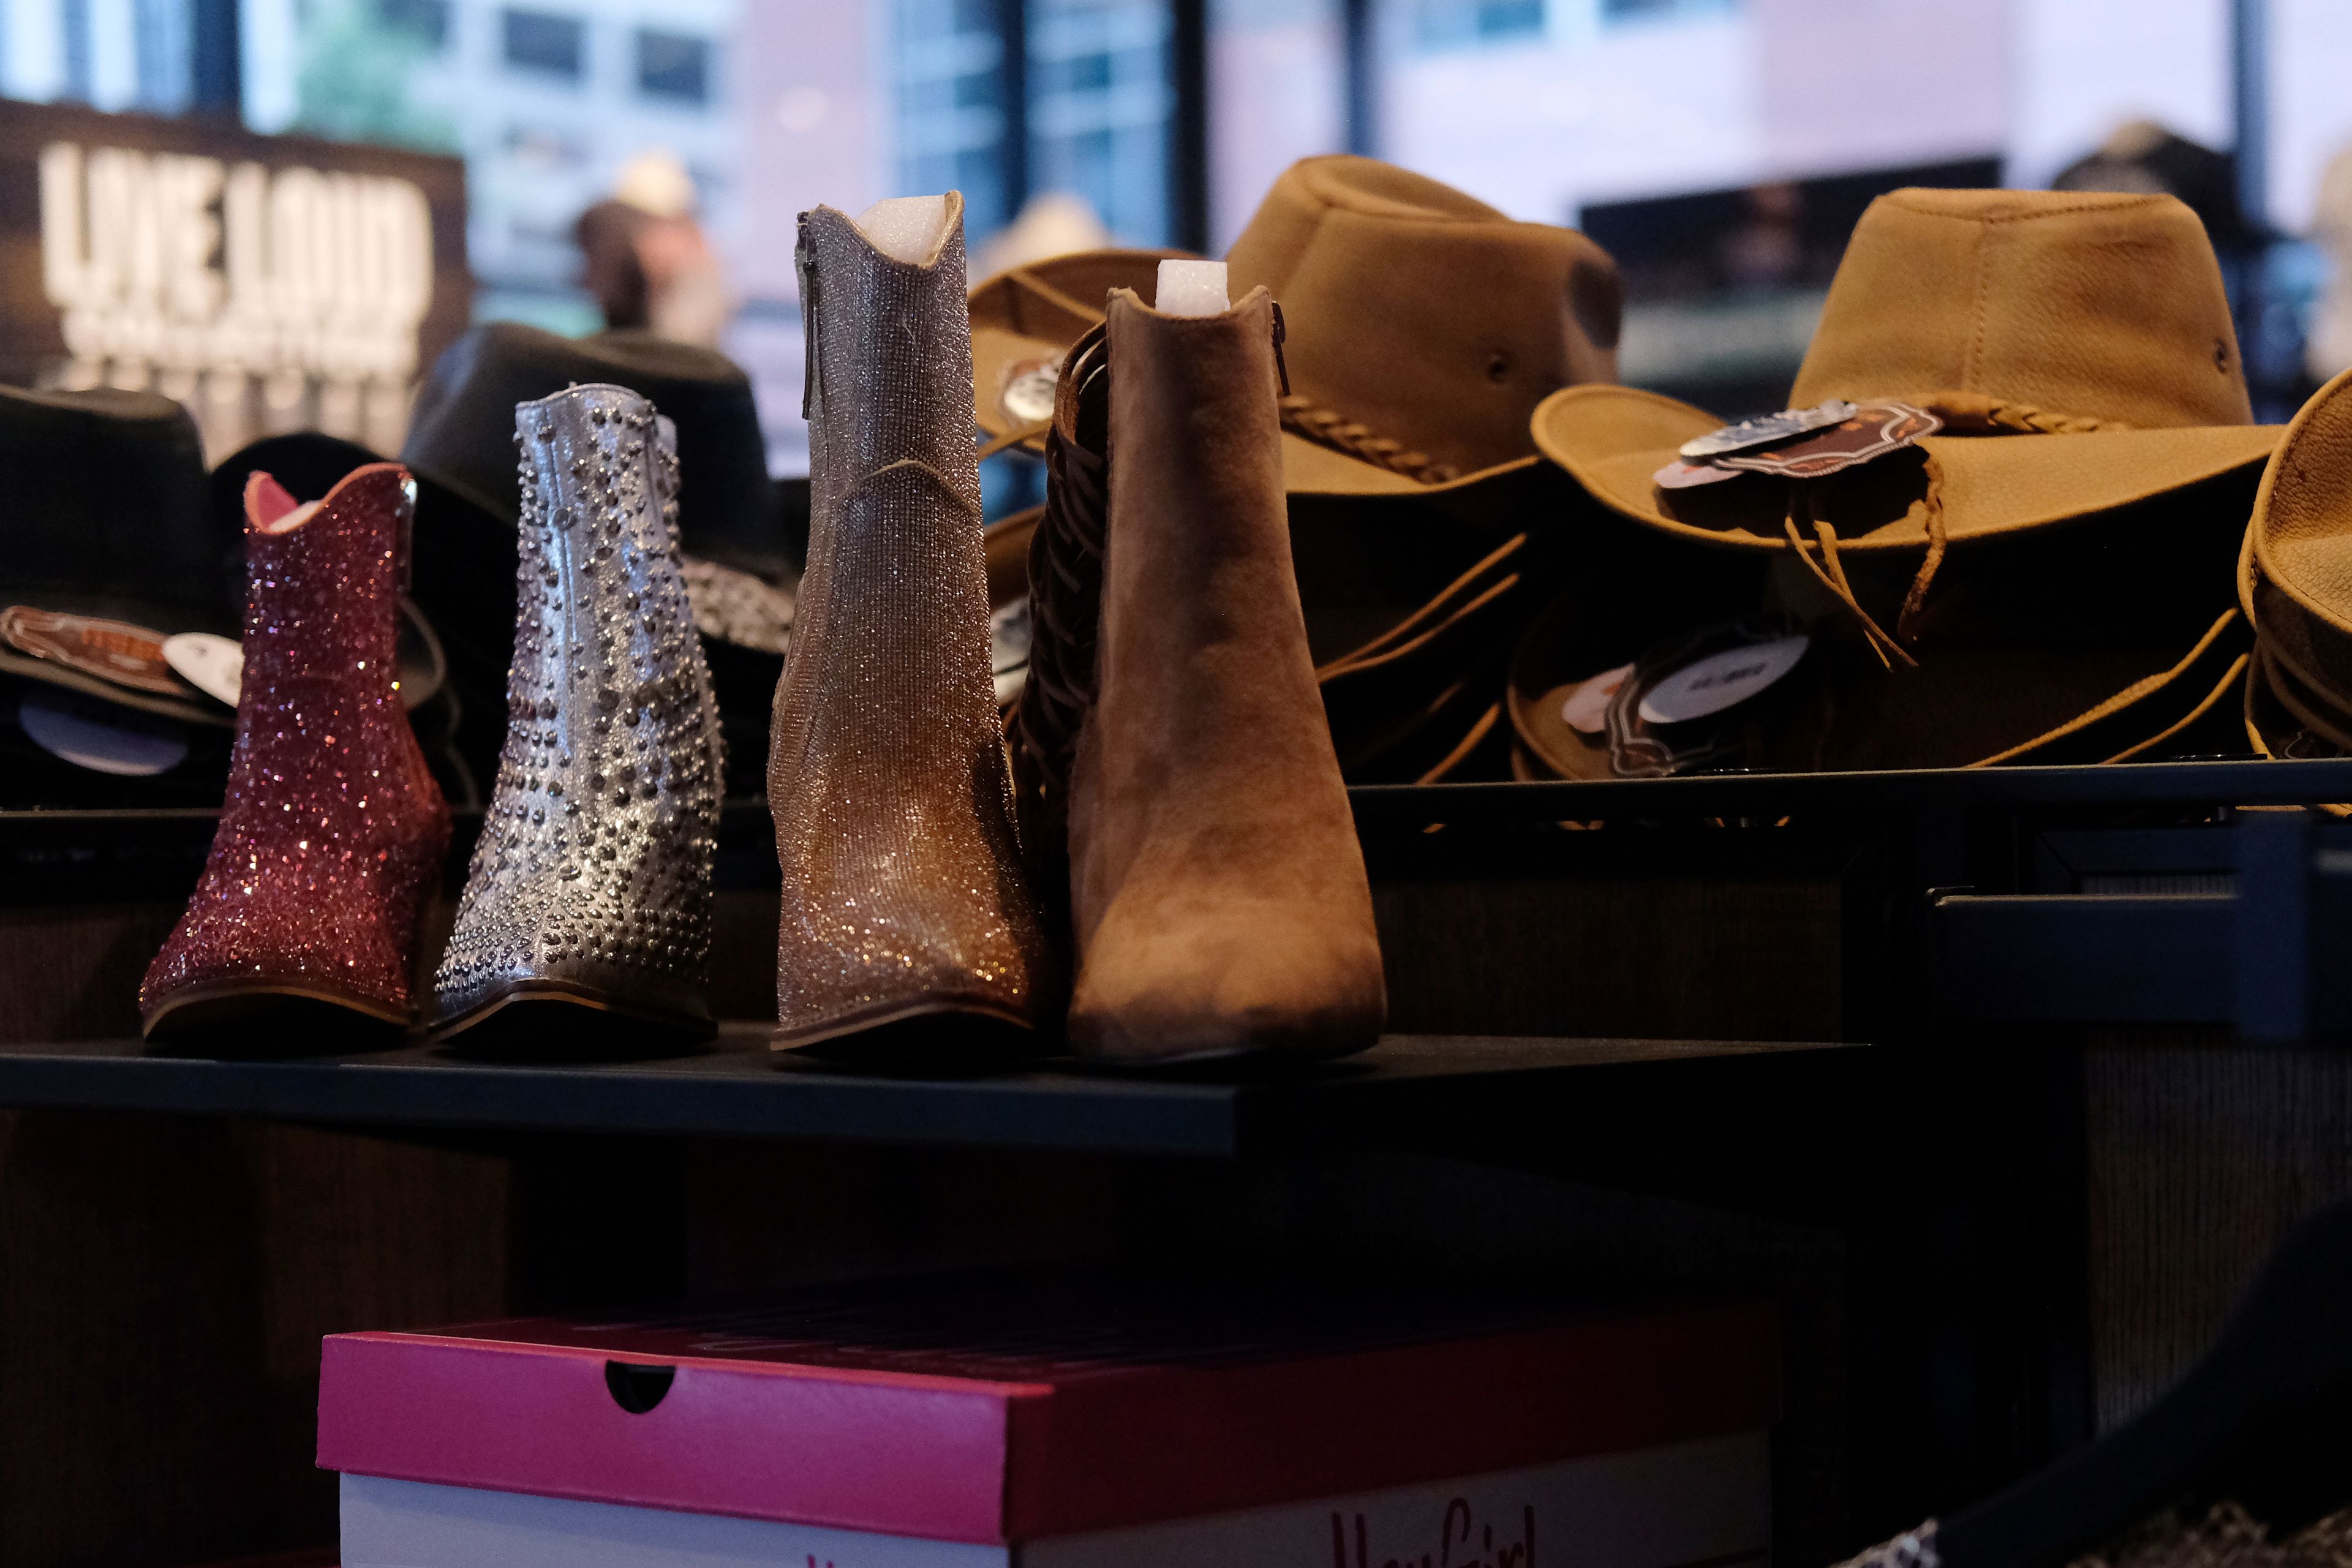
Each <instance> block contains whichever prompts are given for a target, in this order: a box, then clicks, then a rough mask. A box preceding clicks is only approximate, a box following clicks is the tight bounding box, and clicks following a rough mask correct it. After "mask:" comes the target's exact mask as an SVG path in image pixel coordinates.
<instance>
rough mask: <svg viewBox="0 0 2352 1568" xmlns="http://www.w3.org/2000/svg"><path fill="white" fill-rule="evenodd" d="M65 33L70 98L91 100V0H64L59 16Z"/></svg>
mask: <svg viewBox="0 0 2352 1568" xmlns="http://www.w3.org/2000/svg"><path fill="white" fill-rule="evenodd" d="M58 24H59V26H58V31H59V32H61V33H62V34H63V35H64V43H65V57H66V58H65V67H66V80H65V92H64V95H63V96H65V97H67V98H71V99H78V100H80V101H82V102H84V103H88V102H89V100H90V87H91V80H90V79H91V76H92V74H93V73H92V72H91V69H90V37H89V0H63V4H62V5H61V6H60V8H59V13H58Z"/></svg>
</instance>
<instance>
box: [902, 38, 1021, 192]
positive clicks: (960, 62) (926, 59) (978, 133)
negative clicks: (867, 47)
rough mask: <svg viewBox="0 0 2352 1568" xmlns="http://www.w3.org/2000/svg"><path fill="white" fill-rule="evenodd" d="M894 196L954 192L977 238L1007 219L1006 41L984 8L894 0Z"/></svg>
mask: <svg viewBox="0 0 2352 1568" xmlns="http://www.w3.org/2000/svg"><path fill="white" fill-rule="evenodd" d="M1004 64H1005V61H1004V40H1003V36H1002V35H1001V34H1000V33H999V32H998V31H997V13H996V7H995V6H994V5H992V4H991V3H990V0H898V188H899V189H900V190H902V191H949V190H960V191H961V192H962V193H963V200H964V226H965V229H966V230H967V232H969V233H970V234H971V235H972V236H974V237H978V236H981V235H984V234H987V233H988V232H990V231H991V230H992V229H995V228H998V227H1000V226H1003V224H1004V223H1005V222H1006V221H1008V220H1009V219H1010V218H1011V217H1012V216H1013V214H1012V213H1011V212H1010V211H1009V210H1008V206H1009V197H1010V195H1011V193H1010V191H1009V190H1008V188H1007V184H1006V180H1005V169H1004V137H1005V133H1006V130H1007V126H1006V119H1007V117H1006V115H1005V112H1004V101H1005V81H1004Z"/></svg>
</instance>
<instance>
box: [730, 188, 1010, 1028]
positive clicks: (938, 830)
mask: <svg viewBox="0 0 2352 1568" xmlns="http://www.w3.org/2000/svg"><path fill="white" fill-rule="evenodd" d="M944 219H945V221H944V226H943V232H942V233H941V234H940V237H939V238H938V240H937V243H936V246H935V247H932V248H931V249H930V251H929V255H928V256H927V257H926V258H924V259H923V260H921V261H919V262H910V261H902V260H898V259H895V258H892V257H890V256H888V255H886V254H884V253H883V252H882V251H880V250H878V249H877V248H876V247H875V246H874V244H873V243H871V242H870V241H869V240H868V238H867V237H866V234H865V232H864V231H862V230H861V229H860V228H859V227H858V226H857V224H856V222H854V221H853V220H852V219H851V218H850V217H849V216H847V215H845V214H843V213H839V212H836V211H835V210H834V209H832V208H830V207H819V208H817V209H816V210H815V211H814V212H808V213H803V214H802V215H801V222H800V254H799V265H800V276H801V305H802V310H803V312H804V314H805V317H806V320H807V321H808V345H809V346H808V377H807V393H806V398H807V408H806V412H807V415H808V422H809V459H810V468H811V479H812V495H811V510H810V520H809V553H808V572H807V574H806V575H805V576H804V577H803V578H802V580H801V589H800V604H799V609H798V612H797V617H796V624H795V626H794V627H793V651H792V656H791V658H790V660H789V661H788V662H787V663H786V665H785V668H784V677H783V679H782V682H781V683H780V684H779V685H778V686H777V688H776V710H775V723H774V729H773V740H772V749H771V751H770V752H769V762H768V801H769V805H770V806H771V807H772V809H773V811H774V813H775V818H776V858H777V861H778V863H779V865H780V866H781V868H782V873H783V911H782V923H781V925H780V927H779V930H778V933H777V943H776V947H777V952H776V1007H777V1016H778V1019H779V1021H780V1027H779V1029H778V1031H777V1035H776V1042H775V1043H776V1045H777V1047H779V1048H780V1049H781V1048H788V1047H798V1046H807V1045H812V1044H815V1043H817V1042H820V1041H831V1042H833V1054H835V1055H863V1056H866V1057H874V1056H878V1055H881V1054H883V1053H886V1052H891V1051H919V1052H923V1053H925V1054H934V1055H935V1054H938V1053H940V1052H941V1051H947V1052H954V1051H957V1050H960V1049H971V1050H974V1051H978V1050H980V1049H982V1048H986V1047H992V1046H994V1045H1001V1044H1003V1043H1005V1042H1003V1040H1002V1039H1001V1038H1000V1039H999V1040H996V1041H988V1040H986V1039H985V1038H984V1035H983V1033H981V1032H974V1031H973V1030H972V1029H971V1024H972V1023H973V1022H975V1021H978V1020H992V1021H995V1022H997V1023H999V1024H1004V1025H1013V1026H1019V1027H1021V1028H1023V1029H1030V1028H1034V1026H1035V1023H1036V1016H1037V1010H1038V1006H1039V998H1040V994H1041V993H1043V994H1045V995H1047V996H1051V995H1052V994H1054V989H1055V984H1056V982H1055V966H1054V962H1053V958H1052V954H1051V952H1050V950H1049V948H1048V946H1047V944H1046V942H1045V931H1044V926H1043V922H1042V921H1041V920H1040V918H1039V915H1038V910H1037V906H1036V901H1035V900H1034V897H1033V896H1032V892H1031V889H1030V887H1029V884H1028V881H1027V879H1026V878H1025V877H1024V873H1023V871H1022V868H1021V861H1020V856H1019V852H1018V848H1017V845H1016V840H1015V838H1014V837H1013V820H1012V809H1011V798H1010V791H1009V789H1008V787H1007V784H1006V778H1005V763H1004V746H1003V730H1002V727H1001V724H1000V721H999V720H998V716H997V709H996V691H995V681H994V677H993V675H992V672H991V668H990V661H989V643H988V584H987V568H986V565H985V563H984V560H983V557H982V547H981V533H980V470H979V466H978V463H977V461H976V460H975V458H974V448H973V446H972V438H971V333H970V327H969V324H968V321H967V318H966V313H965V306H964V247H963V201H962V198H961V196H960V195H953V194H950V195H949V196H948V197H947V199H946V208H945V215H944ZM880 1026H893V1027H891V1028H889V1029H887V1031H884V1032H881V1033H877V1034H860V1035H859V1036H858V1037H857V1038H856V1039H855V1040H850V1039H845V1038H837V1037H847V1036H850V1035H852V1034H856V1033H857V1032H859V1031H866V1030H876V1029H879V1028H880Z"/></svg>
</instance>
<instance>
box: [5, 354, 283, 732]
mask: <svg viewBox="0 0 2352 1568" xmlns="http://www.w3.org/2000/svg"><path fill="white" fill-rule="evenodd" d="M0 473H5V474H6V475H7V477H8V478H7V483H8V489H9V500H8V505H7V507H6V508H5V512H0V672H4V673H5V674H7V675H11V676H15V677H17V678H20V679H23V680H26V681H29V682H33V683H36V684H42V685H49V686H58V687H65V688H68V689H73V690H75V691H78V692H80V693H82V694H84V695H85V696H88V697H90V698H96V699H99V700H103V701H106V702H110V703H114V704H118V705H121V706H122V707H127V708H133V709H139V710H143V711H145V712H148V713H151V714H154V715H158V716H161V717H164V718H169V719H175V720H184V721H192V722H195V723H199V724H210V725H213V726H215V727H226V725H227V724H228V723H229V722H230V715H229V714H228V712H227V710H226V709H224V708H222V707H220V706H219V705H218V704H216V703H214V702H213V701H212V700H211V699H209V698H206V697H204V696H202V695H200V694H199V693H198V692H197V691H196V690H195V689H194V688H193V687H189V686H186V685H185V684H184V683H180V682H178V681H177V679H176V678H175V677H173V676H171V675H170V673H169V671H168V668H164V669H162V670H160V671H159V670H158V668H157V667H158V666H159V665H160V657H159V656H153V655H150V654H147V653H145V652H143V651H142V652H141V653H138V654H136V655H132V654H131V653H129V651H128V650H127V649H125V648H123V647H121V646H120V644H121V639H120V638H118V637H113V636H112V635H111V632H112V628H110V627H108V626H102V625H101V626H89V625H88V624H87V623H88V622H92V621H94V622H100V623H110V622H120V623H123V624H124V626H126V627H129V628H136V629H138V630H140V631H143V632H144V633H148V634H152V635H153V636H155V637H169V636H172V635H173V634H174V633H179V632H210V633H213V634H215V635H216V636H221V637H236V635H237V632H238V630H239V622H240V620H241V619H242V617H241V616H240V615H239V613H238V610H239V606H240V605H242V604H243V603H244V597H245V595H244V591H243V589H244V576H243V572H242V568H241V557H239V556H238V555H237V553H236V552H237V551H238V548H239V544H240V534H239V531H238V525H237V524H236V523H235V522H231V523H229V524H228V525H226V527H224V525H223V524H222V523H221V522H220V521H218V520H217V519H215V517H214V516H212V515H211V513H210V512H209V511H208V510H206V508H205V465H204V456H203V446H202V443H201V442H200V441H199V439H198V437H197V435H196V426H195V422H194V420H193V419H191V418H190V417H189V416H188V411H187V410H186V409H184V408H183V407H182V406H181V405H178V404H177V403H174V402H173V401H172V400H171V399H170V398H168V397H159V396H157V395H154V394H152V393H145V392H121V391H116V390H113V389H111V388H100V389H96V390H93V391H88V392H26V391H22V390H19V389H17V388H15V387H0ZM233 559H235V560H237V561H239V562H240V566H239V570H238V571H237V572H236V574H235V575H234V576H232V574H231V573H230V570H229V565H230V563H231V561H232V560H233ZM110 656H114V657H110Z"/></svg>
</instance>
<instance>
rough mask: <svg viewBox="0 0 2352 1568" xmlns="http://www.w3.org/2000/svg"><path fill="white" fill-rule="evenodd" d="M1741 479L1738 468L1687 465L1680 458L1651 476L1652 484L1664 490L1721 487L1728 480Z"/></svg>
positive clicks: (1701, 464) (1703, 463) (1698, 464)
mask: <svg viewBox="0 0 2352 1568" xmlns="http://www.w3.org/2000/svg"><path fill="white" fill-rule="evenodd" d="M1738 477H1739V470H1738V468H1717V467H1716V466H1715V465H1714V464H1713V463H1706V462H1702V463H1685V462H1684V461H1683V460H1682V459H1681V458H1675V460H1674V461H1673V462H1671V463H1668V464H1667V465H1666V466H1665V467H1664V468H1660V469H1659V470H1658V471H1657V472H1656V473H1654V474H1652V475H1651V476H1650V482H1651V483H1652V484H1654V485H1656V486H1657V487H1658V488H1659V489H1662V490H1687V489H1697V488H1698V487H1699V486H1700V485H1719V484H1721V483H1722V482H1723V481H1724V480H1726V479H1738Z"/></svg>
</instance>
